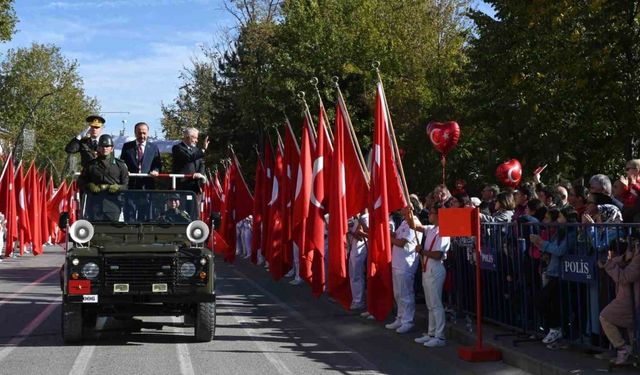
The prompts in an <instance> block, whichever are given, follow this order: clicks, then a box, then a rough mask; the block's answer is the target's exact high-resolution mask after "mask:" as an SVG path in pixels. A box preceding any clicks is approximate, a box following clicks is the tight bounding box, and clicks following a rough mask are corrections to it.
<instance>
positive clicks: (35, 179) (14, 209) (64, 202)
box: [0, 153, 76, 256]
mask: <svg viewBox="0 0 640 375" xmlns="http://www.w3.org/2000/svg"><path fill="white" fill-rule="evenodd" d="M24 169H25V168H24V165H23V164H22V161H21V162H20V163H19V164H18V167H17V168H15V167H14V159H13V154H12V153H10V154H9V156H8V157H7V160H6V161H5V163H4V167H3V170H2V175H1V176H0V212H2V213H3V214H4V218H5V221H6V222H5V227H6V230H5V246H4V255H5V256H11V255H12V253H13V251H14V248H15V244H16V241H17V244H18V249H19V253H20V255H23V254H24V251H25V248H26V247H27V245H28V244H31V251H32V252H33V254H34V255H39V254H42V253H43V251H44V244H45V243H48V242H53V243H61V242H63V241H64V233H63V232H62V231H61V230H60V229H59V228H58V217H59V214H60V212H63V211H68V212H70V213H72V214H73V213H74V212H75V210H73V209H70V205H72V204H73V202H74V201H73V199H72V197H73V194H74V192H75V190H76V188H75V186H76V185H75V181H74V182H72V183H71V184H70V185H69V186H68V187H67V183H66V181H62V183H61V184H60V186H58V188H57V189H55V188H54V184H53V178H52V177H51V176H49V177H48V178H47V174H46V172H45V171H40V170H39V169H38V168H37V167H36V165H35V164H34V162H33V161H32V162H31V164H30V165H29V167H28V168H27V171H26V172H24ZM71 221H72V222H73V221H74V218H71ZM0 240H2V238H0Z"/></svg>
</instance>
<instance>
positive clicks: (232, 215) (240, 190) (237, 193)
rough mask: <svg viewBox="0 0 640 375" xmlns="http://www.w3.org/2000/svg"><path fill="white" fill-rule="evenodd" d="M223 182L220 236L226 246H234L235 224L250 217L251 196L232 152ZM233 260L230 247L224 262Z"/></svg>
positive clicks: (233, 248)
mask: <svg viewBox="0 0 640 375" xmlns="http://www.w3.org/2000/svg"><path fill="white" fill-rule="evenodd" d="M224 181H225V182H224V204H223V207H224V209H223V211H222V235H223V237H224V239H225V241H226V242H227V244H232V243H233V244H235V243H236V224H237V223H238V222H239V221H240V220H242V219H244V218H245V217H247V216H249V215H251V212H252V210H253V196H252V195H251V192H250V191H249V187H248V186H247V184H246V182H245V180H244V177H243V176H242V172H241V171H240V163H239V162H238V159H237V158H236V155H235V153H233V152H232V156H231V164H230V165H229V168H228V169H227V171H226V173H225V178H224ZM235 259H236V249H235V247H234V246H232V245H231V246H229V250H228V251H227V252H226V253H225V257H224V260H225V261H227V262H231V263H233V261H235Z"/></svg>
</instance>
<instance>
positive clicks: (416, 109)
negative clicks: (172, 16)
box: [163, 0, 468, 191]
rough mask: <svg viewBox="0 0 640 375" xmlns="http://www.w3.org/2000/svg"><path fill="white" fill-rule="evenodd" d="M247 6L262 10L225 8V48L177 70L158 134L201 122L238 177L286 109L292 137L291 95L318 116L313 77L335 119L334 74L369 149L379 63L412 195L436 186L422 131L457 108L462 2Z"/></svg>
mask: <svg viewBox="0 0 640 375" xmlns="http://www.w3.org/2000/svg"><path fill="white" fill-rule="evenodd" d="M245 3H246V2H242V4H245ZM249 3H251V4H253V5H255V8H256V9H260V11H259V12H258V11H256V12H252V11H251V9H252V7H243V5H242V4H241V3H240V2H232V3H231V4H230V5H229V6H237V8H232V12H233V9H236V10H237V12H235V13H234V14H235V15H236V17H237V18H238V21H239V22H238V23H239V26H238V33H237V35H235V37H234V39H233V41H232V43H230V46H231V48H230V49H226V50H224V51H222V52H220V51H216V50H215V49H214V48H211V49H210V50H209V51H208V52H209V53H208V54H207V61H206V62H195V63H194V66H193V67H191V68H188V69H187V70H186V71H185V73H184V75H183V81H184V83H185V86H183V89H182V90H181V92H180V93H179V95H178V98H176V100H175V101H174V103H172V104H171V105H169V106H166V107H164V109H165V111H164V120H163V126H164V128H165V133H166V134H172V132H174V131H175V130H174V129H175V128H177V127H181V126H185V125H187V124H195V123H198V119H204V118H205V116H206V121H208V122H209V135H210V136H212V139H213V142H214V143H213V144H212V145H213V146H214V147H213V151H212V153H211V156H210V157H211V161H217V160H219V158H221V157H222V156H223V155H224V154H225V153H226V148H225V145H226V144H233V145H234V147H235V150H236V152H237V154H238V158H239V159H240V161H241V163H242V164H243V165H244V166H245V172H247V171H252V170H253V165H254V163H255V158H254V156H253V150H252V145H253V144H261V139H262V137H263V135H264V133H265V131H268V130H269V129H272V128H274V127H278V128H280V129H281V128H282V125H283V124H284V114H285V113H286V114H288V115H289V116H290V117H291V120H292V124H293V126H294V129H295V131H299V128H300V125H301V124H302V120H301V119H302V106H301V105H300V103H299V101H298V100H297V99H296V95H297V93H298V92H299V91H305V92H306V93H307V95H306V98H307V100H308V102H309V105H310V106H311V108H312V109H311V111H312V112H313V114H314V116H316V115H317V113H318V109H317V108H318V106H317V105H318V104H317V103H318V100H317V97H316V95H315V92H314V91H315V89H314V87H313V86H312V85H311V84H310V83H309V80H310V79H311V78H312V77H318V79H319V82H320V85H319V89H320V94H321V95H322V97H323V98H325V100H326V101H327V102H326V105H327V107H328V108H327V110H328V111H329V112H330V113H331V112H332V108H331V107H333V105H334V102H335V92H334V88H333V85H332V84H331V77H333V76H337V77H338V78H339V82H340V86H341V89H342V91H343V93H344V95H345V98H346V101H347V105H348V107H349V111H350V114H351V116H352V120H353V123H354V126H355V128H356V132H357V134H358V135H359V137H360V138H361V145H362V146H363V147H364V148H366V147H368V146H369V144H370V139H371V135H372V129H373V106H374V95H375V83H376V80H377V76H376V72H375V70H374V69H373V68H372V63H373V62H374V61H379V62H380V69H381V72H382V74H383V78H384V83H385V88H386V91H387V98H388V100H389V106H390V110H391V114H392V117H393V120H394V125H395V128H396V133H397V136H398V142H399V147H400V148H404V149H406V150H407V154H406V157H405V166H407V174H409V175H410V176H411V178H410V180H409V185H410V189H411V190H419V191H425V190H426V189H428V188H430V187H431V186H432V185H433V184H435V183H437V182H438V181H439V177H438V176H439V175H440V173H439V158H438V156H437V155H436V154H435V152H432V151H430V150H431V149H430V146H429V145H428V141H427V138H426V135H425V132H424V129H425V125H426V123H427V122H428V120H429V119H443V120H444V119H451V118H457V116H460V114H461V113H462V112H461V108H460V105H459V104H460V103H461V100H462V97H463V94H464V93H465V92H466V85H465V81H464V80H465V76H464V75H463V74H462V71H463V68H464V67H465V65H466V63H467V61H466V60H467V59H466V56H465V51H464V46H465V43H466V41H467V38H468V26H467V25H466V24H465V22H464V19H463V14H462V12H463V10H464V9H465V8H466V6H467V5H468V2H467V1H461V0H443V1H418V2H416V1H392V2H389V1H383V0H326V1H308V0H287V1H284V2H282V4H281V7H279V8H277V9H273V7H271V6H270V5H271V4H273V2H267V1H262V2H261V1H252V2H249ZM265 4H267V5H266V7H265ZM265 9H268V10H265ZM201 70H204V71H206V73H205V74H201ZM205 113H206V115H204V114H205ZM199 123H202V121H200V122H199ZM269 133H270V134H272V135H273V134H274V132H273V131H269ZM249 174H251V172H249Z"/></svg>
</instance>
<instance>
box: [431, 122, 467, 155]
mask: <svg viewBox="0 0 640 375" xmlns="http://www.w3.org/2000/svg"><path fill="white" fill-rule="evenodd" d="M427 136H428V137H429V140H430V141H431V143H432V144H433V147H435V148H436V150H438V151H439V152H440V153H441V154H442V155H447V154H448V153H449V151H451V150H453V149H454V147H456V145H457V144H458V140H459V139H460V126H458V123H457V122H455V121H448V122H436V121H431V122H430V123H429V124H428V125H427Z"/></svg>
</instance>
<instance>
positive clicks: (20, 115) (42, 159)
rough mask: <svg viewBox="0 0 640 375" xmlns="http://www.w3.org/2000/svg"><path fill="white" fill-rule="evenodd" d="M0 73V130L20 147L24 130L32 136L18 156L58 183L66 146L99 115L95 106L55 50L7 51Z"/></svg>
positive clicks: (70, 64)
mask: <svg viewBox="0 0 640 375" xmlns="http://www.w3.org/2000/svg"><path fill="white" fill-rule="evenodd" d="M0 73H2V75H1V77H2V78H1V82H0V103H2V106H0V124H3V127H4V128H5V129H6V130H8V131H9V132H10V133H11V139H14V140H17V141H19V142H16V145H17V146H19V147H20V145H21V142H22V141H23V140H24V139H23V137H22V135H23V130H24V129H31V130H33V131H34V134H35V144H34V148H33V150H32V151H30V150H27V149H24V152H23V153H22V156H23V157H24V158H26V159H27V160H30V159H35V160H36V163H37V165H38V166H39V167H44V168H46V169H48V170H49V171H48V172H49V173H50V174H53V175H54V176H56V178H57V179H58V180H59V179H60V178H62V177H64V176H62V173H63V169H64V166H65V160H67V155H66V153H65V152H64V146H65V144H66V143H67V142H68V141H69V139H71V138H72V137H73V136H75V134H77V133H78V132H79V131H80V130H81V129H83V128H84V126H85V125H84V119H85V117H86V116H87V115H88V114H89V113H95V112H97V110H98V104H97V101H96V100H95V99H92V98H88V97H86V96H85V94H84V90H83V88H82V79H81V78H80V76H79V75H78V72H77V64H76V62H72V61H69V60H67V59H66V58H64V56H62V54H61V53H60V49H59V48H58V47H55V46H50V45H41V44H33V45H32V46H31V47H30V48H18V49H11V50H9V51H8V52H7V55H6V59H5V60H4V61H2V63H1V64H0ZM52 134H55V135H56V136H55V137H53V136H51V135H52Z"/></svg>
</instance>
